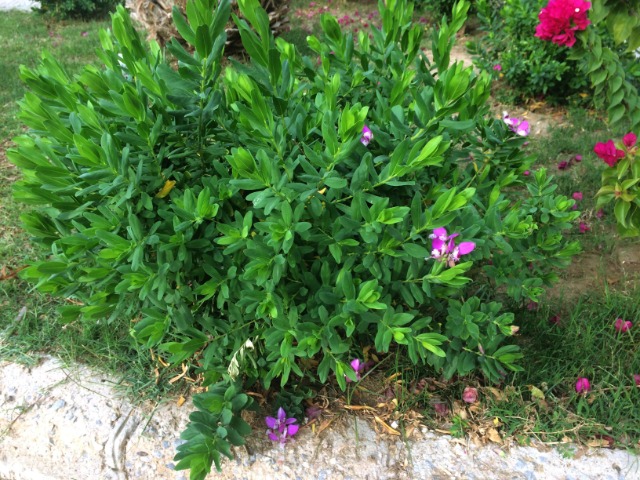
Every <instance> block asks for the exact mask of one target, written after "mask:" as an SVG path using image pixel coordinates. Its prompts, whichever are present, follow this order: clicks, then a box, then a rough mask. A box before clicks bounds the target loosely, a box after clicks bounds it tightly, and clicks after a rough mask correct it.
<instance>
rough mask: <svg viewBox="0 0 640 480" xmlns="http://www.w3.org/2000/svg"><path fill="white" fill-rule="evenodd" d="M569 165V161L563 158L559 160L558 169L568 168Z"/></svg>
mask: <svg viewBox="0 0 640 480" xmlns="http://www.w3.org/2000/svg"><path fill="white" fill-rule="evenodd" d="M568 167H569V162H566V161H564V160H562V161H561V162H558V170H566V169H567V168H568Z"/></svg>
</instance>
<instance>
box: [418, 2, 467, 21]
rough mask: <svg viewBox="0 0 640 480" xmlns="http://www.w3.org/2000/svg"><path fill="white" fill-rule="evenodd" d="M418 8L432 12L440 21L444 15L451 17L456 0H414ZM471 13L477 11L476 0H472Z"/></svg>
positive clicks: (432, 15) (434, 18) (433, 16)
mask: <svg viewBox="0 0 640 480" xmlns="http://www.w3.org/2000/svg"><path fill="white" fill-rule="evenodd" d="M414 3H415V5H416V8H417V9H419V10H420V11H422V12H425V13H428V14H430V16H431V17H432V19H433V20H435V21H437V22H440V20H441V19H442V17H443V16H445V15H446V17H447V18H451V11H452V10H453V6H454V5H455V3H456V2H455V0H417V1H416V2H414ZM469 4H470V13H473V12H475V0H470V1H469Z"/></svg>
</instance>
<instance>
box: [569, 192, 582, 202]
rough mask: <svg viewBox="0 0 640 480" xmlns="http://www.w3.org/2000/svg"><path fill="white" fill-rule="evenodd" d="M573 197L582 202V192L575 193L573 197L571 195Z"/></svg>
mask: <svg viewBox="0 0 640 480" xmlns="http://www.w3.org/2000/svg"><path fill="white" fill-rule="evenodd" d="M571 196H572V197H573V199H574V200H576V201H580V200H582V192H573V195H571Z"/></svg>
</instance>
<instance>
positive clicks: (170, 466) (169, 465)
mask: <svg viewBox="0 0 640 480" xmlns="http://www.w3.org/2000/svg"><path fill="white" fill-rule="evenodd" d="M165 467H167V468H168V469H169V470H175V469H176V466H175V465H174V464H173V463H167V464H166V465H165Z"/></svg>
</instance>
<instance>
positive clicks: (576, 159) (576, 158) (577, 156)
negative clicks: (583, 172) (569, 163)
mask: <svg viewBox="0 0 640 480" xmlns="http://www.w3.org/2000/svg"><path fill="white" fill-rule="evenodd" d="M573 159H574V160H575V161H576V162H578V163H580V162H581V161H582V155H576V156H575V157H573Z"/></svg>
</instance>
